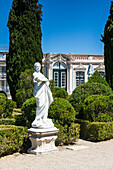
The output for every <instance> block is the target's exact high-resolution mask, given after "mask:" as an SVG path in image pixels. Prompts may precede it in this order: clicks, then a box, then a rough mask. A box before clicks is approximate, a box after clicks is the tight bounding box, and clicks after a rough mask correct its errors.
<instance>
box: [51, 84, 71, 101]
mask: <svg viewBox="0 0 113 170" xmlns="http://www.w3.org/2000/svg"><path fill="white" fill-rule="evenodd" d="M53 97H54V98H55V97H57V98H59V97H60V98H64V99H68V92H67V91H66V90H65V89H63V88H61V87H55V88H54V91H53Z"/></svg>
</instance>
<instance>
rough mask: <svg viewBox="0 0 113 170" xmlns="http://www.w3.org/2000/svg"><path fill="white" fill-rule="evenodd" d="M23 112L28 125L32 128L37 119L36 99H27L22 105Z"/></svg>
mask: <svg viewBox="0 0 113 170" xmlns="http://www.w3.org/2000/svg"><path fill="white" fill-rule="evenodd" d="M22 112H23V115H24V118H25V120H26V125H27V126H28V127H31V123H32V122H33V120H34V119H35V114H36V99H35V97H32V98H30V99H27V100H26V101H25V102H24V103H23V105H22Z"/></svg>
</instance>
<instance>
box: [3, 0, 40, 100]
mask: <svg viewBox="0 0 113 170" xmlns="http://www.w3.org/2000/svg"><path fill="white" fill-rule="evenodd" d="M41 8H42V5H40V4H39V0H13V3H12V9H11V10H10V13H9V19H8V24H7V26H8V27H9V35H10V37H9V53H8V55H7V60H6V67H7V80H8V83H9V87H10V92H11V95H12V98H13V100H14V101H16V97H15V96H16V90H17V89H18V86H19V76H20V74H21V72H24V71H25V69H31V68H33V66H34V63H35V62H40V63H41V64H42V57H43V54H42V49H41V39H42V32H41V21H42V18H41V17H42V11H41Z"/></svg>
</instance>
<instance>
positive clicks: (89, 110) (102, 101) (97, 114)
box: [83, 95, 113, 122]
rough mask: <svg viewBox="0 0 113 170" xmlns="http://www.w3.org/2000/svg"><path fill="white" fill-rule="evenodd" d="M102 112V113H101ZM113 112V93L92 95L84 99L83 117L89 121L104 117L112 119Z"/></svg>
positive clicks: (107, 119)
mask: <svg viewBox="0 0 113 170" xmlns="http://www.w3.org/2000/svg"><path fill="white" fill-rule="evenodd" d="M101 114H102V115H101ZM103 114H105V115H103ZM112 114H113V95H112V96H99V95H94V96H93V95H92V96H89V97H88V98H86V99H85V100H84V105H83V118H84V119H86V120H89V121H98V119H99V121H100V120H101V121H102V119H103V120H104V121H105V122H106V121H112V116H113V115H112Z"/></svg>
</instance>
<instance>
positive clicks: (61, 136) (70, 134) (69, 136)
mask: <svg viewBox="0 0 113 170" xmlns="http://www.w3.org/2000/svg"><path fill="white" fill-rule="evenodd" d="M55 127H56V128H58V129H59V132H58V133H57V139H56V141H55V144H56V145H63V144H70V143H75V142H76V141H77V140H78V139H79V132H80V125H79V124H78V123H72V124H71V126H68V125H64V126H62V125H60V124H55Z"/></svg>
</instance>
